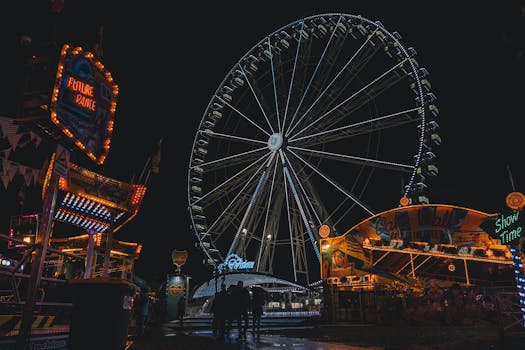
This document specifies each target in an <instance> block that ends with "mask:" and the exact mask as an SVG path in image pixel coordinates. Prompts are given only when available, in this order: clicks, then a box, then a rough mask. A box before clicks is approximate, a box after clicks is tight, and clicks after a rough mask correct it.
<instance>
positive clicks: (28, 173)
mask: <svg viewBox="0 0 525 350" xmlns="http://www.w3.org/2000/svg"><path fill="white" fill-rule="evenodd" d="M19 171H20V169H19ZM22 175H23V176H24V180H25V182H26V186H27V187H29V186H31V183H32V182H33V169H31V168H29V167H25V169H24V171H23V172H22Z"/></svg>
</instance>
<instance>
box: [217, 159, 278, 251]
mask: <svg viewBox="0 0 525 350" xmlns="http://www.w3.org/2000/svg"><path fill="white" fill-rule="evenodd" d="M275 154H276V152H272V153H271V154H270V158H269V160H268V162H267V163H266V169H265V170H263V172H262V173H261V176H260V177H259V181H258V183H257V186H256V187H255V190H254V191H253V194H252V196H251V199H250V202H249V203H248V206H247V208H246V211H245V212H244V216H243V218H242V220H241V224H240V225H239V228H238V229H237V233H236V234H235V236H234V238H233V240H232V243H231V244H230V248H229V249H228V254H227V256H228V255H230V254H232V253H233V252H234V251H235V249H236V248H237V244H238V242H239V239H240V237H241V234H242V233H243V230H245V224H246V221H247V219H248V216H249V214H250V213H251V211H252V208H253V207H254V205H255V202H256V201H257V199H258V196H259V194H260V192H261V189H262V187H264V184H265V182H266V180H267V179H268V168H269V167H270V165H271V162H272V160H273V159H274V157H275Z"/></svg>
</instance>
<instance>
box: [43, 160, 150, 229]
mask: <svg viewBox="0 0 525 350" xmlns="http://www.w3.org/2000/svg"><path fill="white" fill-rule="evenodd" d="M54 161H55V154H53V156H52V158H51V161H50V164H49V167H48V170H47V174H46V178H45V180H44V185H43V187H42V188H43V189H42V193H45V191H46V189H47V186H49V179H50V177H51V172H52V171H53V162H54ZM68 168H69V170H68V179H66V178H63V177H60V179H59V183H58V195H57V200H56V208H55V214H54V219H55V220H58V221H62V222H65V223H68V224H72V225H75V226H78V227H82V228H84V229H86V230H88V231H93V232H97V233H104V232H108V231H112V232H115V231H117V230H118V229H120V228H121V227H122V226H123V225H124V224H126V223H127V222H128V221H130V220H131V219H132V218H133V217H135V216H136V215H137V213H138V211H139V209H140V204H141V203H142V199H143V198H144V194H145V192H146V186H144V185H141V184H128V183H125V182H122V181H118V180H115V179H111V178H108V177H105V176H102V175H100V174H97V173H95V172H92V171H89V170H87V169H84V168H81V167H79V166H77V165H75V164H73V163H69V165H68Z"/></svg>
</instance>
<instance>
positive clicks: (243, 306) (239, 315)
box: [211, 281, 266, 339]
mask: <svg viewBox="0 0 525 350" xmlns="http://www.w3.org/2000/svg"><path fill="white" fill-rule="evenodd" d="M265 302H266V300H265V293H264V291H263V290H262V289H260V288H252V289H251V291H250V290H249V289H248V288H246V287H244V284H243V282H242V281H239V282H237V284H232V285H230V286H229V287H226V285H225V284H222V285H221V290H220V291H218V292H217V293H215V296H214V299H213V302H212V305H211V312H212V314H213V322H212V326H213V331H214V334H215V335H216V337H217V338H218V339H224V338H225V337H229V336H230V332H231V330H232V328H233V325H234V323H235V325H236V327H237V332H238V339H242V338H246V333H247V330H248V328H249V326H250V317H249V316H250V313H251V319H252V320H251V321H252V322H251V325H252V330H253V332H254V333H257V334H259V332H260V327H261V317H262V315H263V306H264V303H265Z"/></svg>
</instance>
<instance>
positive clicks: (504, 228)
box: [494, 210, 523, 245]
mask: <svg viewBox="0 0 525 350" xmlns="http://www.w3.org/2000/svg"><path fill="white" fill-rule="evenodd" d="M520 214H521V212H520V211H518V210H514V211H512V212H510V213H502V214H499V215H498V216H497V217H496V220H495V223H494V224H495V229H494V234H495V235H496V238H499V239H500V240H501V244H505V245H510V244H513V243H514V242H515V241H518V240H519V238H520V237H521V233H522V231H523V227H522V225H521V220H520Z"/></svg>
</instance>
